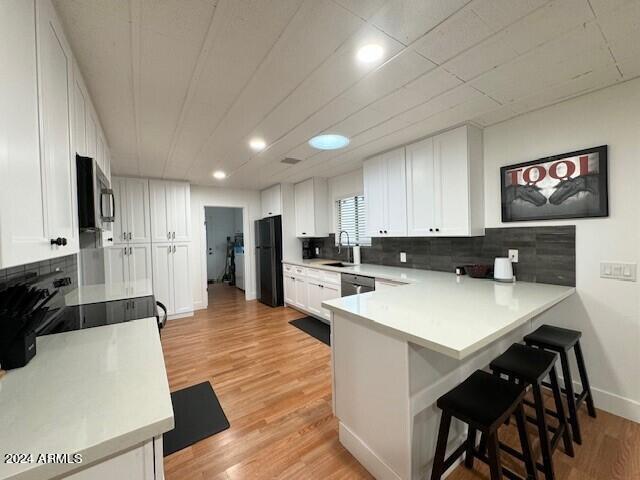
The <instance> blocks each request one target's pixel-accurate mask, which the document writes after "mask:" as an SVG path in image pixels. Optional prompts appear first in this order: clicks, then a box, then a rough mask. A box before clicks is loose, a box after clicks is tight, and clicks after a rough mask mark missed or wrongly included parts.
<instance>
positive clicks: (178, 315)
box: [167, 312, 193, 320]
mask: <svg viewBox="0 0 640 480" xmlns="http://www.w3.org/2000/svg"><path fill="white" fill-rule="evenodd" d="M185 317H193V312H185V313H174V314H173V315H168V316H167V320H177V319H178V318H185Z"/></svg>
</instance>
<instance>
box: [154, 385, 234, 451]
mask: <svg viewBox="0 0 640 480" xmlns="http://www.w3.org/2000/svg"><path fill="white" fill-rule="evenodd" d="M171 403H173V416H174V419H175V425H176V426H175V428H174V429H173V430H171V431H170V432H167V433H165V434H164V435H163V437H162V443H163V450H164V456H165V457H166V456H167V455H170V454H172V453H174V452H177V451H178V450H182V449H183V448H186V447H188V446H190V445H193V444H194V443H196V442H198V441H200V440H203V439H205V438H207V437H210V436H211V435H215V434H216V433H219V432H221V431H223V430H226V429H227V428H229V421H228V420H227V417H226V415H225V414H224V411H223V410H222V407H221V406H220V402H219V401H218V397H216V394H215V392H214V391H213V388H212V387H211V384H210V383H209V382H203V383H199V384H197V385H192V386H190V387H187V388H183V389H182V390H176V391H175V392H173V393H171Z"/></svg>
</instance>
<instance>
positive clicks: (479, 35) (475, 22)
mask: <svg viewBox="0 0 640 480" xmlns="http://www.w3.org/2000/svg"><path fill="white" fill-rule="evenodd" d="M494 31H495V29H494V28H492V27H490V26H489V25H488V24H487V23H486V22H484V21H483V20H482V19H481V18H480V17H479V16H478V15H477V14H476V13H475V12H474V11H473V10H472V9H471V8H464V9H462V10H460V11H458V12H457V13H455V14H454V15H452V16H451V17H450V18H448V19H447V20H446V21H444V22H442V23H441V24H440V25H438V26H437V27H436V28H434V29H433V30H431V31H430V32H429V33H427V34H426V35H425V36H424V37H422V38H421V39H419V40H418V41H417V42H415V44H414V45H413V48H414V49H415V50H416V51H417V52H419V53H420V54H421V55H423V56H424V57H426V58H428V59H429V60H432V61H433V62H435V63H437V64H441V63H444V62H446V61H447V60H449V59H450V58H452V57H454V56H455V55H457V54H458V53H460V52H462V51H464V50H466V49H467V48H470V47H472V46H473V45H475V44H477V43H478V42H480V41H482V40H484V39H485V38H487V37H488V36H489V35H491V34H492V33H493V32H494Z"/></svg>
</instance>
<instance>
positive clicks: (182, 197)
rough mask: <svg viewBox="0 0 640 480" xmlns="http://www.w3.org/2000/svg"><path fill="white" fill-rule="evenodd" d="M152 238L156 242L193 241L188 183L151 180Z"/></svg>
mask: <svg viewBox="0 0 640 480" xmlns="http://www.w3.org/2000/svg"><path fill="white" fill-rule="evenodd" d="M149 192H150V198H151V229H152V230H151V238H152V240H153V241H154V242H167V241H170V242H188V241H190V240H191V189H190V186H189V184H188V183H187V182H167V181H164V180H150V181H149Z"/></svg>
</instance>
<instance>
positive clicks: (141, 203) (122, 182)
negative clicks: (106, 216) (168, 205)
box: [111, 177, 151, 244]
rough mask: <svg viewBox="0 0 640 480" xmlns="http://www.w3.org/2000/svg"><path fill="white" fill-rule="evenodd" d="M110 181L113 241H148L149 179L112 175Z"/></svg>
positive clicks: (149, 223) (149, 225)
mask: <svg viewBox="0 0 640 480" xmlns="http://www.w3.org/2000/svg"><path fill="white" fill-rule="evenodd" d="M111 183H112V188H113V195H114V199H115V203H116V212H115V213H116V215H115V221H114V222H113V241H114V243H115V244H130V243H149V242H150V241H151V218H150V213H149V181H148V180H147V179H144V178H125V177H113V179H112V182H111Z"/></svg>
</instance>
